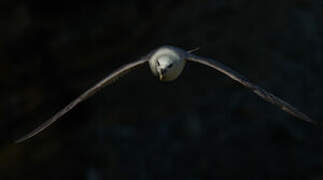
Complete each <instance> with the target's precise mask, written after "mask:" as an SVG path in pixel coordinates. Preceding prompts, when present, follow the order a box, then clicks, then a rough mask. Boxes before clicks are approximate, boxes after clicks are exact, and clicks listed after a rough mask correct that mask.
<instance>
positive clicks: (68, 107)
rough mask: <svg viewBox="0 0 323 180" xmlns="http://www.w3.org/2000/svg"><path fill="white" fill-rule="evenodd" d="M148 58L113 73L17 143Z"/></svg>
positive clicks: (31, 135) (45, 126)
mask: <svg viewBox="0 0 323 180" xmlns="http://www.w3.org/2000/svg"><path fill="white" fill-rule="evenodd" d="M148 56H149V55H147V56H145V57H143V58H141V59H140V60H137V61H135V62H133V63H129V64H126V65H124V66H122V67H120V68H119V69H117V70H116V71H114V72H113V73H111V74H110V75H108V76H107V77H106V78H104V79H102V80H101V81H100V82H98V83H97V84H95V85H94V86H93V87H92V88H90V89H88V90H87V91H85V92H84V93H83V94H81V95H80V96H79V97H78V98H76V99H75V100H74V101H72V102H70V103H69V104H68V105H67V106H65V107H64V108H63V109H62V110H60V111H58V112H57V113H56V114H55V115H54V116H53V117H51V118H50V119H48V120H47V121H45V122H44V123H43V124H41V125H40V126H39V127H38V128H36V129H34V130H33V131H31V132H30V133H28V134H27V135H25V136H23V137H21V138H20V139H18V140H17V141H15V142H16V143H20V142H22V141H25V140H26V139H29V138H31V137H33V136H34V135H36V134H38V133H39V132H41V131H42V130H44V129H45V128H47V127H48V126H49V125H51V124H52V123H54V122H55V121H56V120H57V119H59V118H60V117H62V116H63V115H64V114H65V113H67V112H68V111H70V110H71V109H72V108H74V107H75V106H76V105H78V104H79V103H80V102H82V101H84V100H86V99H87V98H89V97H91V96H92V95H93V94H95V93H96V92H98V91H99V90H101V89H102V88H103V87H105V86H106V85H108V84H111V83H112V82H113V81H115V80H117V79H118V78H119V77H121V76H123V75H124V74H126V73H128V72H129V71H131V70H133V69H135V68H136V67H138V66H139V65H142V64H144V63H145V62H147V61H148V59H149V57H148Z"/></svg>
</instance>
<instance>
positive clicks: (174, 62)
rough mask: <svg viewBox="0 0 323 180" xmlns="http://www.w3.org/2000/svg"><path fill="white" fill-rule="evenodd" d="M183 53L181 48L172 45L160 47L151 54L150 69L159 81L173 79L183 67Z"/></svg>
mask: <svg viewBox="0 0 323 180" xmlns="http://www.w3.org/2000/svg"><path fill="white" fill-rule="evenodd" d="M185 53H186V52H184V51H183V50H182V49H178V48H175V47H172V46H164V47H161V48H159V49H157V50H156V51H155V52H154V54H153V55H152V56H151V58H150V60H149V65H150V69H151V71H152V72H153V74H154V75H155V76H158V77H159V80H161V81H172V80H175V79H176V78H177V77H178V76H179V75H180V74H181V73H182V71H183V69H184V66H185V62H186V61H185Z"/></svg>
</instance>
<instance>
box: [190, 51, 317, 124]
mask: <svg viewBox="0 0 323 180" xmlns="http://www.w3.org/2000/svg"><path fill="white" fill-rule="evenodd" d="M186 59H187V60H190V61H193V62H197V63H200V64H204V65H206V66H209V67H212V68H214V69H216V70H218V71H220V72H222V73H224V74H225V75H227V76H229V77H230V78H232V79H233V80H235V81H237V82H239V83H241V84H242V85H244V86H245V87H247V88H249V89H250V90H252V91H253V92H254V93H256V94H257V95H258V96H260V97H261V98H262V99H264V100H265V101H267V102H270V103H272V104H274V105H276V106H278V107H280V109H282V110H283V111H285V112H287V113H289V114H291V115H293V116H295V117H297V118H299V119H302V120H304V121H307V122H310V123H313V124H316V122H315V121H313V120H312V119H311V118H309V117H308V116H307V115H306V114H304V113H302V112H300V111H298V110H297V109H296V108H295V107H293V106H292V105H290V104H288V103H287V102H285V101H284V100H282V99H280V98H279V97H277V96H275V95H273V94H271V93H270V92H268V91H266V90H264V89H262V88H261V87H259V86H257V85H255V84H253V83H251V82H250V81H249V80H248V79H247V78H245V77H244V76H243V75H241V74H239V73H237V72H235V71H234V70H232V69H231V68H229V67H228V66H225V65H223V64H222V63H220V62H218V61H216V60H214V59H210V58H204V57H200V56H196V55H194V54H187V57H186Z"/></svg>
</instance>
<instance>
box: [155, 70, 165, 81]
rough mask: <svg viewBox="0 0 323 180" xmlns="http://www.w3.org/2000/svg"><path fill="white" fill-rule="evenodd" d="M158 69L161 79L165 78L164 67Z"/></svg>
mask: <svg viewBox="0 0 323 180" xmlns="http://www.w3.org/2000/svg"><path fill="white" fill-rule="evenodd" d="M157 71H158V74H159V80H163V79H164V77H165V72H166V71H165V70H163V69H157Z"/></svg>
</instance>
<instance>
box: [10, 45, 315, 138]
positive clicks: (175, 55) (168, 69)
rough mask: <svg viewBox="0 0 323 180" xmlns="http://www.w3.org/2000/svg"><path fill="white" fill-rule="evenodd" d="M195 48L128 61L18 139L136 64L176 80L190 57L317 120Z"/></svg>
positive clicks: (267, 98) (289, 109) (164, 50)
mask: <svg viewBox="0 0 323 180" xmlns="http://www.w3.org/2000/svg"><path fill="white" fill-rule="evenodd" d="M193 51H195V50H190V51H185V50H183V49H181V48H177V47H174V46H162V47H160V48H158V49H155V50H153V51H151V52H150V53H148V54H147V55H146V56H143V57H142V58H140V59H139V60H137V61H134V62H132V63H129V64H126V65H124V66H122V67H120V68H118V69H117V70H115V71H114V72H112V73H111V74H110V75H108V76H107V77H106V78H104V79H103V80H101V81H99V82H98V83H97V84H95V85H94V86H93V87H91V88H90V89H88V90H87V91H85V92H84V93H83V94H81V95H80V96H79V97H77V98H76V99H75V100H73V101H72V102H70V103H69V104H68V105H67V106H65V107H64V108H63V109H62V110H60V111H58V112H57V113H56V114H55V115H54V116H52V117H51V118H50V119H48V120H47V121H45V122H44V123H42V124H41V125H40V126H39V127H38V128H36V129H34V130H33V131H31V132H30V133H28V134H26V135H25V136H23V137H21V138H20V139H18V140H17V141H15V142H16V143H20V142H22V141H25V140H27V139H29V138H31V137H33V136H34V135H36V134H38V133H39V132H41V131H42V130H44V129H45V128H47V127H48V126H49V125H51V124H52V123H54V122H55V121H56V120H57V119H59V118H60V117H62V116H63V115H64V114H65V113H67V112H68V111H70V110H71V109H72V108H74V107H75V106H76V105H78V104H79V103H80V102H82V101H84V100H86V99H87V98H89V97H91V96H92V95H94V94H95V93H96V92H98V91H99V90H101V89H102V88H103V87H105V86H107V85H109V84H111V83H112V82H114V81H115V80H117V79H118V78H120V77H121V76H123V75H125V74H126V73H128V72H130V71H132V70H134V69H135V68H138V67H140V66H142V65H143V64H145V63H147V62H148V63H149V66H150V69H151V71H152V73H153V74H154V75H155V76H157V77H158V78H159V80H161V81H173V80H175V79H176V78H177V77H178V76H179V75H180V74H181V72H182V71H183V69H184V66H185V64H186V61H192V62H196V63H200V64H204V65H206V66H209V67H211V68H214V69H215V70H217V71H220V72H221V73H224V74H225V75H227V76H229V77H230V78H231V79H233V80H235V81H237V82H239V83H241V84H242V85H244V86H245V87H247V88H248V89H250V90H251V91H253V92H254V93H256V94H257V95H258V96H260V97H261V98H263V99H264V100H265V101H268V102H270V103H272V104H274V105H276V106H278V107H279V108H280V109H282V110H283V111H286V112H287V113H289V114H291V115H293V116H295V117H297V118H299V119H302V120H304V121H307V122H310V123H313V124H315V121H313V120H312V119H310V118H309V117H308V116H307V115H306V114H304V113H302V112H300V111H298V110H297V109H296V108H295V107H293V106H292V105H290V104H288V103H287V102H285V101H284V100H282V99H280V98H279V97H277V96H275V95H273V94H271V93H270V92H268V91H266V90H264V89H262V88H261V87H259V86H257V85H255V84H253V83H251V82H250V81H249V80H247V79H246V78H245V77H244V76H242V75H241V74H239V73H237V72H236V71H233V70H232V69H231V68H229V67H228V66H225V65H223V64H222V63H220V62H218V61H216V60H214V59H211V58H205V57H201V56H197V55H194V54H192V52H193Z"/></svg>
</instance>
